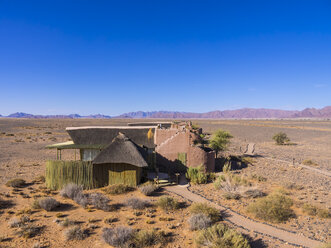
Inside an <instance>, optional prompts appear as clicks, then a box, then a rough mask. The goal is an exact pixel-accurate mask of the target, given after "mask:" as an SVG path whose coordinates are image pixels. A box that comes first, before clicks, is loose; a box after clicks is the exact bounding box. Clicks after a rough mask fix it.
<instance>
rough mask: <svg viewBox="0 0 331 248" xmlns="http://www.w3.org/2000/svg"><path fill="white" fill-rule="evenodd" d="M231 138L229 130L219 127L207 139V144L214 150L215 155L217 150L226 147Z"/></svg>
mask: <svg viewBox="0 0 331 248" xmlns="http://www.w3.org/2000/svg"><path fill="white" fill-rule="evenodd" d="M231 138H233V136H232V135H231V134H230V133H229V132H227V131H224V130H222V129H219V130H217V131H216V132H215V133H213V135H212V137H211V139H210V141H209V146H210V148H212V149H213V150H214V151H215V154H216V157H217V154H218V152H220V151H225V150H226V149H227V147H228V145H229V144H230V139H231Z"/></svg>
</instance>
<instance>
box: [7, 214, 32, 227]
mask: <svg viewBox="0 0 331 248" xmlns="http://www.w3.org/2000/svg"><path fill="white" fill-rule="evenodd" d="M28 222H30V218H29V217H28V216H22V217H21V218H16V217H14V218H12V219H10V220H9V222H8V224H9V227H11V228H14V227H22V226H24V225H25V224H26V223H28Z"/></svg>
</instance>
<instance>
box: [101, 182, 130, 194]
mask: <svg viewBox="0 0 331 248" xmlns="http://www.w3.org/2000/svg"><path fill="white" fill-rule="evenodd" d="M133 190H134V188H132V187H130V186H128V185H125V184H114V185H110V186H108V187H106V188H104V189H103V191H104V192H105V193H107V194H111V195H120V194H125V193H128V192H130V191H133Z"/></svg>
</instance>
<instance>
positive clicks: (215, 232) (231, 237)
mask: <svg viewBox="0 0 331 248" xmlns="http://www.w3.org/2000/svg"><path fill="white" fill-rule="evenodd" d="M195 242H196V244H197V245H198V246H205V247H215V248H216V247H226V248H250V247H251V246H250V245H249V242H248V240H247V239H246V238H245V237H244V236H243V235H242V234H240V233H238V232H236V231H235V230H234V229H231V228H229V227H227V226H225V225H223V224H217V225H214V226H211V227H209V228H207V229H204V230H202V231H200V232H199V233H198V235H197V238H196V239H195Z"/></svg>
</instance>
